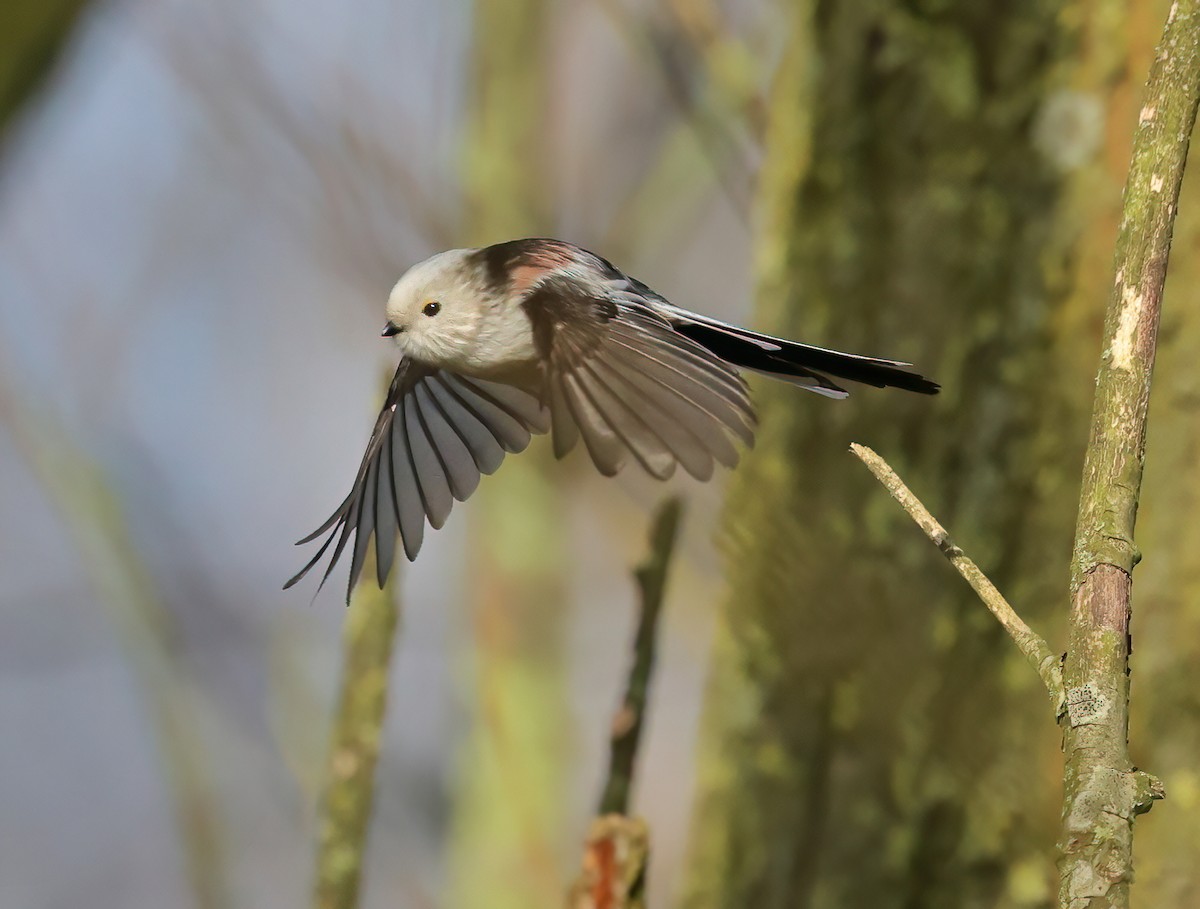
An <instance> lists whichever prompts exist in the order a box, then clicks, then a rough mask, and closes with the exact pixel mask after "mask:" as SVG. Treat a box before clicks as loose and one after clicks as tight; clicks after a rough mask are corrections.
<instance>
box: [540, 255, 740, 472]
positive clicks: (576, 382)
mask: <svg viewBox="0 0 1200 909" xmlns="http://www.w3.org/2000/svg"><path fill="white" fill-rule="evenodd" d="M580 252H581V253H582V251H580ZM583 254H584V255H588V254H586V253H583ZM599 261H600V262H601V263H603V260H599ZM603 264H604V265H607V263H603ZM608 268H610V269H611V266H608ZM584 274H587V275H589V278H579V277H577V275H576V274H573V273H572V272H571V271H570V270H564V271H554V270H548V273H546V274H545V275H544V276H543V277H541V278H540V280H538V281H536V282H535V283H533V284H532V286H531V288H530V290H529V292H528V294H527V295H526V296H525V298H524V300H523V302H522V305H523V306H524V307H525V309H526V312H527V313H528V315H529V319H530V323H531V324H532V326H533V330H534V340H535V343H536V346H537V350H538V354H539V356H540V358H541V360H542V363H543V367H544V369H543V377H544V389H543V399H544V400H545V401H546V403H547V404H548V405H549V408H550V418H551V424H552V430H553V434H554V452H555V454H556V455H557V456H558V457H562V456H563V455H565V454H566V453H567V452H568V451H570V450H571V449H572V448H573V447H574V446H575V444H576V443H577V442H578V440H579V438H580V437H581V436H582V438H583V442H584V445H585V446H586V447H587V450H588V453H589V454H590V455H591V457H592V461H594V462H595V464H596V467H597V468H598V469H599V470H600V472H601V473H603V474H605V475H606V476H612V475H613V474H615V473H616V472H617V471H618V470H620V469H621V467H622V466H623V465H624V464H625V462H626V460H627V459H628V457H629V456H630V455H632V456H633V458H634V459H635V460H636V461H637V462H638V463H639V464H641V466H642V467H643V468H645V470H646V471H647V472H648V473H649V474H650V475H651V476H654V477H657V478H658V479H666V478H667V477H670V476H671V475H672V474H673V473H674V471H675V467H676V465H677V464H680V465H682V466H683V468H684V470H686V471H687V472H688V473H690V474H691V475H692V476H694V477H696V478H697V479H700V480H707V479H708V478H709V477H711V476H712V473H713V462H714V461H717V462H719V463H721V464H724V465H726V466H727V467H733V466H734V465H736V464H737V460H738V452H737V448H736V447H735V446H734V444H733V441H732V440H731V438H730V435H731V434H732V435H734V436H737V437H739V438H741V439H742V440H743V441H744V442H745V443H746V444H747V445H750V444H753V441H754V410H753V408H752V406H751V404H750V398H749V395H748V390H747V387H746V383H745V381H744V380H743V379H742V377H741V374H740V373H739V372H738V371H737V369H736V368H734V367H733V366H731V365H729V364H728V363H726V362H724V361H723V360H722V359H720V358H719V357H717V356H716V355H714V354H713V353H711V352H709V351H708V350H706V349H705V348H704V347H702V346H701V345H700V344H698V343H696V342H695V341H693V340H692V339H691V338H688V337H686V336H684V335H682V334H680V333H679V332H677V331H676V330H675V329H674V328H673V327H672V325H671V323H670V321H668V319H667V318H666V316H665V315H664V314H663V313H662V312H660V311H659V309H658V307H657V298H655V297H652V296H648V295H647V294H645V293H642V292H641V291H640V290H639V288H638V286H637V285H635V284H634V283H633V282H631V281H629V280H628V279H625V278H624V276H623V275H620V273H619V272H616V270H615V269H613V270H612V272H611V273H609V274H605V275H604V278H605V279H606V280H604V281H603V282H600V281H593V280H591V279H590V278H591V277H592V276H597V275H599V274H602V271H601V269H600V267H598V266H597V267H594V268H592V269H588V270H586V271H585V272H584Z"/></svg>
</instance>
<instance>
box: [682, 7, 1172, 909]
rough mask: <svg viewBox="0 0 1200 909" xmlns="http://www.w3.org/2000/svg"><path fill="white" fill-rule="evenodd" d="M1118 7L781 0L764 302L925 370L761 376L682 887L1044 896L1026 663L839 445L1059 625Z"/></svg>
mask: <svg viewBox="0 0 1200 909" xmlns="http://www.w3.org/2000/svg"><path fill="white" fill-rule="evenodd" d="M1102 7H1103V8H1102ZM1114 13H1117V6H1116V5H1113V4H1109V5H1108V6H1107V7H1104V6H1103V5H1101V6H1100V7H1096V6H1093V7H1087V8H1084V7H1083V6H1082V5H1072V4H1069V3H1063V4H1055V3H1050V4H1046V3H1035V2H1029V0H1023V2H1015V3H1011V4H1003V5H994V4H992V5H987V4H941V3H916V4H913V3H899V2H877V3H871V4H845V3H836V2H833V0H813V2H808V3H803V4H800V5H799V6H798V8H797V11H796V13H795V15H796V18H795V22H794V29H793V33H792V36H791V41H790V46H789V49H788V52H787V54H786V57H785V59H784V61H783V63H782V65H781V68H780V72H779V74H778V77H777V79H776V85H775V87H774V92H773V98H772V102H771V109H770V117H769V120H770V123H769V134H768V139H767V145H768V147H767V159H766V164H765V167H764V171H763V174H762V176H761V184H760V193H759V198H760V201H761V207H762V216H763V221H762V225H761V234H760V240H759V259H758V275H759V306H760V309H759V312H760V314H761V321H762V323H763V324H764V325H765V326H766V327H768V328H770V329H776V330H779V331H780V332H783V333H786V334H793V335H797V336H800V337H803V338H806V339H808V340H811V341H813V342H815V343H820V344H828V345H831V346H837V347H841V348H843V349H850V350H855V351H860V352H864V353H875V354H880V355H883V356H897V357H901V358H904V359H910V360H912V361H913V362H915V363H917V364H918V365H919V367H920V368H921V370H922V371H923V372H926V373H927V374H930V375H932V376H934V377H935V378H937V379H938V380H939V381H941V382H942V383H943V384H944V386H945V389H944V391H943V393H942V395H941V396H940V397H939V398H937V399H933V400H930V399H919V398H916V397H907V398H906V397H903V396H901V395H900V394H899V393H897V392H890V391H874V390H870V389H866V390H858V389H856V390H855V393H854V394H853V396H852V397H851V399H850V400H849V401H847V402H845V403H840V404H839V403H835V402H828V401H823V400H820V399H815V398H811V397H807V396H805V395H803V394H801V393H799V392H798V391H796V390H794V389H791V388H787V387H783V386H778V385H768V384H767V383H762V385H761V387H760V388H759V392H760V393H759V396H758V400H759V402H760V410H761V418H762V429H761V432H760V443H759V445H758V447H757V448H756V449H755V451H754V452H753V453H752V454H751V455H750V456H749V457H748V458H747V461H746V464H745V465H744V467H743V468H742V469H741V470H740V471H739V473H738V475H737V477H736V479H735V482H734V486H733V489H732V491H731V495H730V504H729V506H728V511H727V531H728V535H727V536H728V539H727V547H726V548H727V553H728V564H729V569H730V571H729V584H730V590H731V594H730V599H729V603H728V608H727V610H726V616H725V620H724V627H723V630H722V632H721V636H720V639H719V641H718V665H717V668H716V670H715V672H714V682H713V686H712V692H711V695H712V696H711V701H710V711H711V712H710V722H711V728H712V729H713V730H714V737H715V739H716V744H715V748H714V750H715V754H714V755H713V756H712V757H711V758H709V759H708V760H707V764H706V766H705V767H704V769H703V771H702V779H703V783H702V787H703V791H702V803H701V809H700V815H699V820H698V823H697V825H696V831H697V832H696V834H695V836H696V839H695V849H694V853H695V856H694V868H695V870H694V875H693V881H692V884H693V886H692V887H691V889H690V894H689V898H688V901H687V905H689V906H695V907H701V906H703V907H708V906H714V907H716V906H721V907H730V909H732V907H742V906H749V905H753V906H756V907H762V909H775V907H792V906H808V905H817V906H839V905H854V906H858V905H870V906H932V907H943V906H944V907H954V909H962V907H971V906H995V905H1014V906H1015V905H1031V904H1032V905H1036V904H1039V903H1044V902H1047V901H1049V899H1050V898H1051V895H1052V893H1053V865H1052V863H1051V862H1050V860H1049V857H1050V856H1051V855H1052V852H1053V844H1054V833H1055V830H1054V827H1055V821H1056V809H1057V787H1058V782H1057V779H1056V771H1057V766H1056V762H1055V760H1054V758H1055V757H1056V756H1057V744H1058V735H1057V731H1056V729H1055V727H1054V725H1053V717H1051V716H1050V715H1049V711H1048V710H1047V708H1046V703H1045V695H1044V692H1043V691H1042V689H1041V685H1040V682H1039V680H1038V678H1037V676H1036V675H1035V674H1034V673H1032V672H1030V671H1029V668H1028V666H1027V665H1026V664H1025V663H1024V661H1023V660H1022V658H1021V656H1020V654H1019V653H1018V652H1017V651H1016V649H1015V648H1013V647H1012V644H1011V642H1010V641H1009V640H1008V639H1007V637H1006V636H1005V635H1004V633H1003V631H1002V630H1001V629H1000V627H999V626H998V625H997V624H996V623H995V622H994V620H993V619H992V617H991V616H990V615H989V614H988V613H987V612H986V611H985V610H984V609H983V608H982V606H981V605H980V604H979V603H978V602H976V601H975V599H974V597H973V595H972V594H971V593H970V591H969V590H967V589H966V588H965V587H963V586H962V585H961V583H960V582H959V581H958V579H957V578H955V577H954V576H953V574H952V573H950V572H949V571H947V570H946V569H945V566H944V565H943V564H942V563H941V558H940V556H939V555H938V553H937V552H936V551H935V550H933V548H932V547H930V546H929V544H928V542H927V541H926V540H925V539H924V538H923V537H921V536H920V534H919V533H917V532H915V531H914V529H913V528H911V527H908V526H906V519H905V518H904V516H903V515H902V514H899V513H898V512H897V510H896V509H894V507H893V506H892V504H891V503H890V502H889V501H888V500H887V498H886V497H884V496H880V495H879V492H878V489H877V488H875V487H874V486H873V483H872V481H871V480H870V478H869V477H867V476H865V475H863V474H861V472H860V471H859V470H858V469H857V468H856V465H855V464H854V462H853V459H852V458H851V457H849V456H848V455H847V453H846V447H847V444H848V443H849V442H850V441H859V442H863V443H865V444H869V445H871V446H872V447H874V448H875V449H876V450H878V451H879V452H880V453H881V454H883V455H884V456H885V457H886V458H888V460H889V461H890V462H891V463H892V464H893V465H894V466H895V467H896V468H897V469H898V470H899V471H900V473H901V474H902V475H903V476H904V477H905V479H906V480H907V481H908V482H909V484H910V485H911V486H912V487H913V488H914V490H915V491H917V492H918V493H919V494H921V495H922V497H923V498H924V499H925V501H926V502H927V504H929V505H930V507H931V508H932V509H933V511H934V512H935V513H936V514H937V515H938V517H939V518H940V519H941V520H942V521H943V522H944V523H945V524H946V525H947V526H948V527H950V528H952V529H953V532H954V534H955V537H956V539H958V540H960V541H961V542H962V543H963V545H964V546H966V547H967V549H968V550H969V551H970V552H971V553H972V555H973V556H974V557H975V558H976V560H977V561H978V562H979V563H980V564H981V566H982V567H984V568H985V570H986V571H987V572H988V573H989V576H990V577H991V578H992V579H993V580H995V581H996V582H997V583H998V584H999V585H1000V587H1001V588H1002V589H1003V590H1004V591H1005V592H1006V593H1007V594H1008V595H1009V598H1010V599H1011V600H1012V601H1013V602H1014V603H1015V604H1017V605H1018V608H1019V609H1021V611H1022V613H1023V614H1024V615H1025V617H1026V618H1027V619H1029V620H1030V621H1031V622H1033V623H1034V624H1035V625H1038V626H1041V627H1044V628H1046V630H1047V631H1048V632H1050V636H1051V638H1052V639H1053V640H1060V639H1061V637H1055V636H1054V634H1053V632H1054V630H1055V629H1054V623H1053V620H1052V619H1051V617H1052V616H1055V606H1056V605H1058V604H1059V603H1060V602H1061V590H1062V583H1063V578H1064V574H1065V566H1066V562H1067V555H1068V552H1069V547H1070V531H1071V517H1072V515H1073V512H1074V507H1075V499H1076V496H1077V486H1076V485H1075V484H1076V482H1077V480H1076V478H1077V477H1078V469H1079V463H1080V458H1081V456H1082V451H1083V444H1084V441H1085V439H1086V429H1085V419H1086V417H1085V414H1084V413H1083V412H1081V411H1078V410H1076V409H1073V408H1071V407H1069V406H1068V404H1069V399H1068V397H1067V396H1066V395H1065V394H1063V393H1062V392H1060V390H1059V389H1060V385H1059V383H1060V381H1061V379H1062V378H1063V376H1062V372H1061V370H1060V369H1059V368H1058V366H1057V365H1056V364H1057V363H1058V362H1060V360H1062V359H1064V358H1065V359H1066V360H1067V361H1074V360H1075V359H1078V357H1076V356H1075V354H1074V353H1073V352H1074V351H1075V350H1076V349H1083V350H1094V343H1095V334H1094V333H1091V332H1090V330H1089V329H1090V326H1083V328H1082V330H1078V331H1075V332H1064V331H1062V322H1061V319H1060V313H1061V312H1062V311H1063V308H1064V306H1065V305H1066V304H1067V303H1068V301H1071V300H1073V299H1074V298H1075V296H1076V294H1077V293H1079V292H1080V291H1081V289H1084V288H1085V287H1087V286H1090V287H1091V288H1093V289H1094V288H1097V287H1101V286H1102V285H1103V283H1104V280H1105V279H1104V278H1103V277H1100V278H1098V279H1096V278H1093V277H1091V276H1083V277H1080V275H1079V274H1078V273H1077V271H1076V263H1075V260H1074V258H1073V256H1074V253H1075V251H1076V248H1077V244H1078V242H1079V241H1080V237H1081V235H1083V234H1084V226H1085V225H1087V224H1089V223H1091V222H1092V220H1093V219H1094V218H1095V216H1096V214H1097V213H1098V212H1101V211H1103V210H1104V206H1105V205H1108V204H1111V199H1110V196H1109V195H1108V194H1107V190H1108V181H1107V176H1106V174H1105V173H1104V172H1103V170H1102V165H1101V164H1099V163H1098V162H1103V160H1104V154H1103V153H1104V152H1105V151H1106V150H1107V146H1106V140H1108V139H1109V138H1110V136H1109V132H1110V131H1109V129H1108V127H1107V122H1108V120H1109V118H1110V117H1113V118H1114V119H1116V118H1118V117H1119V116H1120V115H1121V114H1122V113H1123V112H1122V111H1116V112H1115V113H1114V111H1113V110H1111V109H1112V108H1115V107H1117V106H1119V102H1120V100H1121V98H1122V96H1121V94H1120V91H1121V89H1122V87H1123V83H1122V82H1121V78H1120V77H1114V73H1119V72H1120V69H1121V65H1122V64H1123V63H1124V62H1126V61H1125V59H1124V56H1125V53H1127V51H1126V47H1127V41H1126V39H1121V40H1119V41H1117V42H1116V44H1115V45H1107V46H1104V50H1103V54H1104V55H1105V56H1104V57H1103V58H1100V52H1098V51H1097V50H1096V49H1095V45H1094V44H1093V43H1092V39H1094V38H1095V37H1096V33H1097V30H1099V31H1103V28H1104V27H1105V25H1104V24H1105V23H1107V22H1108V19H1107V18H1106V17H1111V16H1112V15H1113V14H1114ZM1117 18H1118V19H1119V18H1120V14H1119V13H1117ZM1128 40H1129V41H1132V40H1133V39H1128ZM1151 40H1152V39H1151ZM1125 147H1126V148H1127V145H1126V146H1125ZM1126 160H1127V153H1126ZM1117 185H1118V186H1119V182H1118V184H1117ZM1098 186H1103V187H1104V191H1100V190H1098V189H1097V187H1098ZM1089 190H1090V191H1089ZM1109 243H1110V244H1111V239H1110V240H1109ZM1109 248H1110V249H1111V245H1110V246H1109ZM1084 295H1085V296H1086V294H1084ZM1091 299H1092V301H1093V303H1094V301H1095V300H1097V299H1103V293H1101V295H1100V296H1099V297H1097V296H1094V295H1093V296H1092V298H1091ZM1097 328H1098V326H1097ZM1068 349H1069V350H1071V351H1072V353H1071V354H1070V355H1066V354H1065V352H1066V351H1067V350H1068ZM1075 381H1082V382H1084V383H1086V381H1087V380H1086V379H1080V378H1079V377H1076V379H1075Z"/></svg>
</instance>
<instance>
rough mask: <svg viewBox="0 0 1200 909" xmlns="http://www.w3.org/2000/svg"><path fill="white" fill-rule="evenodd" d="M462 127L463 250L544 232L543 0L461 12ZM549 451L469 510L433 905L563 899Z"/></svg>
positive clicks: (540, 451) (490, 2) (555, 530)
mask: <svg viewBox="0 0 1200 909" xmlns="http://www.w3.org/2000/svg"><path fill="white" fill-rule="evenodd" d="M472 9H473V17H474V24H473V26H472V28H473V31H474V33H475V40H474V48H473V59H472V60H471V64H470V65H471V70H472V72H471V76H470V87H469V91H470V109H469V111H468V114H467V120H466V123H465V124H464V140H463V159H464V167H463V172H462V181H463V187H464V217H463V223H464V224H467V225H469V226H470V227H469V230H468V232H467V233H466V234H465V235H464V236H463V237H462V238H461V240H462V242H464V243H467V244H470V245H483V244H486V243H494V242H496V241H499V240H507V239H510V238H512V237H521V236H536V235H539V234H540V235H545V234H547V233H550V232H551V228H552V224H550V223H548V222H547V214H546V213H547V211H548V208H549V206H548V204H547V203H548V196H547V190H548V189H549V188H551V187H553V186H554V185H555V176H554V165H555V158H554V154H553V144H552V137H553V129H551V124H550V122H549V120H550V118H549V109H550V106H549V101H550V100H551V98H550V94H549V92H550V87H551V85H552V82H553V80H552V78H551V76H550V75H549V74H548V72H547V67H548V66H549V65H551V62H552V59H551V55H550V54H549V51H550V50H551V49H552V46H553V45H552V42H551V41H550V38H551V36H552V29H553V26H554V13H555V11H556V9H557V7H556V6H555V5H554V4H552V3H548V2H546V0H475V2H474V3H473V6H472ZM550 458H551V453H550V451H549V449H548V446H546V445H545V444H543V443H542V442H535V443H534V444H533V445H532V446H531V447H530V450H529V451H526V452H525V453H524V454H522V455H521V456H520V457H519V458H512V459H510V460H509V461H507V462H506V463H505V465H504V470H503V471H502V472H501V475H500V476H498V477H497V478H496V481H495V482H492V483H487V484H485V486H486V488H484V489H481V490H480V491H479V493H478V494H477V495H476V497H475V498H473V499H472V502H471V511H472V515H471V517H472V521H473V525H472V530H471V543H470V545H471V553H470V572H471V575H470V580H469V583H470V592H471V606H470V609H471V614H470V621H471V624H472V630H473V633H474V650H473V653H472V661H473V667H472V668H473V671H474V678H475V691H474V695H473V704H472V708H473V716H472V718H471V729H470V733H469V735H468V736H467V737H466V740H465V742H464V743H463V746H462V750H461V752H460V754H459V755H458V758H457V764H458V767H459V768H460V775H459V777H458V780H457V785H456V786H455V787H454V807H453V818H452V821H451V828H452V830H451V833H450V841H451V859H450V863H449V872H448V877H449V879H450V881H451V885H450V887H449V895H448V897H447V904H448V905H449V906H452V907H457V906H464V907H469V909H473V907H475V906H483V905H486V906H488V907H489V909H524V907H526V906H544V905H551V904H553V903H554V902H557V901H559V900H561V899H562V893H563V891H564V890H565V889H566V882H565V880H564V877H563V871H562V869H563V862H564V859H565V858H566V854H565V853H564V845H565V844H564V842H563V839H562V834H561V831H562V825H563V821H564V810H563V809H564V805H565V804H566V800H565V798H564V787H565V782H566V776H567V767H568V764H567V758H568V750H567V749H566V748H565V747H564V741H565V739H566V737H567V734H568V730H569V729H570V716H569V712H568V710H567V703H566V698H565V696H564V690H565V684H564V681H563V677H564V668H565V665H566V661H565V659H564V657H563V643H564V620H565V617H566V614H567V610H566V608H565V606H564V603H565V602H566V601H567V598H568V590H567V583H566V574H565V568H564V566H566V565H568V564H569V561H570V560H569V553H568V550H567V542H568V541H567V538H566V536H565V535H564V533H563V525H564V519H563V514H562V506H561V501H560V497H559V496H558V494H557V488H556V485H555V482H554V472H553V471H551V470H549V469H548V467H549V464H550V463H551V461H550Z"/></svg>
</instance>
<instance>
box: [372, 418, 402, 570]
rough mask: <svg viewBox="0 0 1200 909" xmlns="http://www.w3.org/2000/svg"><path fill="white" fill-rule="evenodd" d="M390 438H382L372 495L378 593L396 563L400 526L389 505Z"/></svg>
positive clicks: (387, 436) (393, 509)
mask: <svg viewBox="0 0 1200 909" xmlns="http://www.w3.org/2000/svg"><path fill="white" fill-rule="evenodd" d="M391 458H392V434H391V433H390V432H389V433H387V434H386V435H385V436H384V437H383V442H382V443H381V445H380V447H379V457H378V458H377V460H376V463H377V465H378V466H377V468H376V478H375V494H374V496H373V498H372V502H373V503H374V506H375V580H377V581H378V582H379V587H380V589H382V588H383V585H384V584H386V583H387V579H388V575H390V574H391V573H392V564H393V562H395V559H396V543H397V540H396V538H397V537H398V536H399V535H400V524H399V520H398V518H397V517H396V507H395V505H393V504H392V463H391Z"/></svg>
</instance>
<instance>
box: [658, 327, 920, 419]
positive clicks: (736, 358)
mask: <svg viewBox="0 0 1200 909" xmlns="http://www.w3.org/2000/svg"><path fill="white" fill-rule="evenodd" d="M679 315H680V316H682V317H681V318H680V317H677V318H675V319H673V320H672V321H673V324H674V328H675V330H676V331H677V332H679V333H680V334H681V335H685V336H687V337H689V338H691V339H692V340H693V341H695V342H696V343H697V344H700V345H701V346H703V347H706V348H707V349H708V350H710V351H712V352H713V353H714V354H716V355H717V356H718V357H720V358H721V359H722V360H726V361H728V362H730V363H732V364H734V365H735V366H740V367H742V368H743V369H751V370H754V371H755V372H760V373H763V374H764V375H768V376H772V377H773V378H776V379H783V380H784V381H785V382H791V383H792V384H794V385H799V386H801V387H802V388H807V389H809V390H810V391H815V392H817V393H818V394H823V395H825V396H827V397H830V398H844V397H846V394H847V392H846V390H845V389H844V388H842V387H841V386H839V385H838V384H837V383H836V382H833V381H832V380H831V379H830V378H829V376H836V377H837V378H839V379H849V380H850V381H851V382H861V383H863V384H864V385H874V386H875V387H876V388H902V389H904V390H905V391H915V392H917V393H918V394H923V395H935V394H937V393H938V391H939V390H940V389H941V386H940V385H938V384H937V383H936V382H933V381H931V380H930V379H927V378H925V377H924V376H922V375H919V374H918V373H915V372H909V371H908V370H907V369H905V367H907V366H910V365H911V364H909V363H904V362H902V361H900V360H882V359H880V358H878V357H862V356H858V355H857V354H848V353H841V352H840V351H836V350H827V349H826V348H824V347H813V346H812V345H810V344H801V343H799V342H798V341H788V340H786V339H784V338H774V337H772V336H771V335H764V334H759V333H758V332H755V331H750V330H749V329H746V328H739V327H737V326H735V325H727V324H726V323H724V322H719V321H717V320H716V319H709V318H707V317H706V316H700V315H697V314H695V313H690V312H688V313H684V312H680V314H679Z"/></svg>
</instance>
